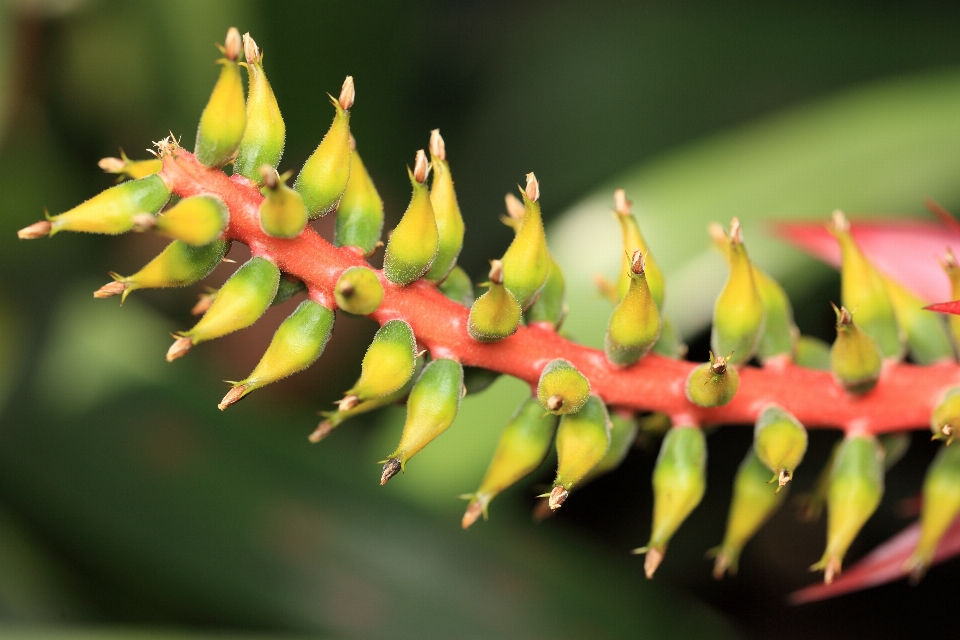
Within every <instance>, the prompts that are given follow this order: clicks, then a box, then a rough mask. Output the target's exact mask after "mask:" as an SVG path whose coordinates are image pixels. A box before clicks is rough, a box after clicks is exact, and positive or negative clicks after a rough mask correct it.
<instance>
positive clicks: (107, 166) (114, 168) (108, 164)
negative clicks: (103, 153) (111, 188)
mask: <svg viewBox="0 0 960 640" xmlns="http://www.w3.org/2000/svg"><path fill="white" fill-rule="evenodd" d="M97 166H98V167H100V168H101V169H103V170H104V172H105V173H123V170H124V169H125V168H126V167H127V163H126V162H124V161H123V160H121V159H120V158H100V161H99V162H97Z"/></svg>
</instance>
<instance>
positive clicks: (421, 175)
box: [413, 149, 430, 184]
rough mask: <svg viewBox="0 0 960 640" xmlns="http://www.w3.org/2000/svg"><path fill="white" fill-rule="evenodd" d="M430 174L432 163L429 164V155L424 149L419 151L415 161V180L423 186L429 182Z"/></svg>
mask: <svg viewBox="0 0 960 640" xmlns="http://www.w3.org/2000/svg"><path fill="white" fill-rule="evenodd" d="M429 174H430V163H429V162H427V154H426V153H424V152H423V149H417V156H416V158H415V159H414V161H413V179H414V180H416V181H417V182H419V183H420V184H423V183H424V182H426V181H427V176H428V175H429Z"/></svg>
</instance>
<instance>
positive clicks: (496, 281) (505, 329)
mask: <svg viewBox="0 0 960 640" xmlns="http://www.w3.org/2000/svg"><path fill="white" fill-rule="evenodd" d="M505 278H506V273H505V271H504V265H503V263H502V262H501V261H500V260H491V261H490V288H489V289H488V290H487V292H486V293H484V294H483V295H482V296H480V297H479V298H477V299H476V300H475V301H474V303H473V305H472V306H471V307H470V316H469V317H468V318H467V331H468V332H469V334H470V337H471V338H473V339H474V340H479V341H480V342H496V341H497V340H503V339H504V338H507V337H509V336H512V335H513V334H514V333H516V331H517V328H518V327H519V326H520V318H521V316H522V315H523V311H522V310H521V309H520V304H519V302H517V299H516V298H515V297H514V295H513V294H512V293H511V292H510V290H509V289H507V288H506V287H505V286H504V279H505Z"/></svg>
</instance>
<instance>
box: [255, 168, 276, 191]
mask: <svg viewBox="0 0 960 640" xmlns="http://www.w3.org/2000/svg"><path fill="white" fill-rule="evenodd" d="M257 171H259V172H260V178H261V179H262V180H263V186H264V187H266V188H267V189H270V190H273V189H276V188H277V185H278V184H279V182H280V177H279V176H278V175H277V170H276V169H274V168H273V167H272V166H270V165H269V164H262V165H260V167H259V168H258V169H257Z"/></svg>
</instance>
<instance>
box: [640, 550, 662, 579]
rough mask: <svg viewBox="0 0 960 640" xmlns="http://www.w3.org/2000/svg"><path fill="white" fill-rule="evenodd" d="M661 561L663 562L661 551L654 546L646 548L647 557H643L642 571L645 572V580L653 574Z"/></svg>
mask: <svg viewBox="0 0 960 640" xmlns="http://www.w3.org/2000/svg"><path fill="white" fill-rule="evenodd" d="M661 562H663V551H660V549H657V548H656V547H650V548H649V549H647V557H646V558H644V559H643V572H644V573H645V574H646V576H647V580H650V579H652V578H653V574H655V573H656V572H657V569H658V568H659V567H660V563H661Z"/></svg>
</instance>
